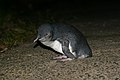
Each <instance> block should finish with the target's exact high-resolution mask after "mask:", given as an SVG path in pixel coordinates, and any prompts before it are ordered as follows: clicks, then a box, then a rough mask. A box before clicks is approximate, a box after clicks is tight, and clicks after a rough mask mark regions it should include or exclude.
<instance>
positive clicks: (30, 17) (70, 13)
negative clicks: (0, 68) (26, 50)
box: [0, 0, 120, 46]
mask: <svg viewBox="0 0 120 80" xmlns="http://www.w3.org/2000/svg"><path fill="white" fill-rule="evenodd" d="M111 19H112V20H113V19H118V20H119V19H120V5H119V2H118V1H113V0H112V1H105V0H104V1H102V0H96V1H91V0H0V44H2V45H7V46H8V45H10V46H11V45H12V46H13V45H17V44H19V43H20V44H21V43H24V42H25V41H28V40H30V39H31V38H32V37H35V35H36V29H37V28H38V26H39V25H40V24H43V23H71V21H72V22H83V21H84V22H87V21H97V20H101V21H104V20H111ZM32 39H33V38H32Z"/></svg>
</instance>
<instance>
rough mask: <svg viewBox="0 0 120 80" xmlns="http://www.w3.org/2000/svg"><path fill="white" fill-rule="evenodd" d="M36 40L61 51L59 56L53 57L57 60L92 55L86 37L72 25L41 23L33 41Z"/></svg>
mask: <svg viewBox="0 0 120 80" xmlns="http://www.w3.org/2000/svg"><path fill="white" fill-rule="evenodd" d="M38 41H40V43H42V44H43V45H45V46H48V47H50V48H52V49H53V50H55V51H57V52H59V53H61V54H62V55H61V56H58V57H55V58H53V59H55V60H58V61H68V60H73V59H79V58H88V57H92V50H91V48H90V46H89V44H88V42H87V40H86V38H85V37H84V35H83V34H82V33H81V32H80V31H79V30H78V29H76V28H75V27H74V26H73V25H65V24H42V25H41V26H40V27H39V28H38V34H37V38H36V39H35V40H34V42H38Z"/></svg>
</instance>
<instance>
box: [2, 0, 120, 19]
mask: <svg viewBox="0 0 120 80" xmlns="http://www.w3.org/2000/svg"><path fill="white" fill-rule="evenodd" d="M0 10H2V11H5V12H6V13H7V12H8V11H11V12H12V11H15V12H17V13H20V12H22V13H26V14H27V15H29V14H31V13H36V12H37V11H39V12H47V11H49V12H50V13H51V14H52V12H57V13H64V11H69V12H70V13H71V12H73V13H71V14H74V12H75V11H77V12H75V15H81V16H83V15H84V16H91V15H98V16H103V15H104V16H113V17H114V16H117V17H119V14H120V5H119V2H118V1H101V0H97V1H91V0H1V2H0ZM2 11H1V12H2ZM76 13H77V14H76ZM47 14H49V13H47ZM65 15H67V14H65Z"/></svg>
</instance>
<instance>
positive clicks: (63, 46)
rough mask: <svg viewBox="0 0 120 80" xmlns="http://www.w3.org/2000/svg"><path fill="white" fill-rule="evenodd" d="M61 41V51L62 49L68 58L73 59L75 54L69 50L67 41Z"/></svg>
mask: <svg viewBox="0 0 120 80" xmlns="http://www.w3.org/2000/svg"><path fill="white" fill-rule="evenodd" d="M61 43H62V51H63V53H64V54H65V55H66V56H67V57H68V58H71V59H75V56H74V55H73V54H72V53H71V52H70V50H69V41H68V40H62V41H61Z"/></svg>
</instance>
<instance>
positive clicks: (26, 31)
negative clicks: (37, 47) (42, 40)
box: [0, 13, 36, 47]
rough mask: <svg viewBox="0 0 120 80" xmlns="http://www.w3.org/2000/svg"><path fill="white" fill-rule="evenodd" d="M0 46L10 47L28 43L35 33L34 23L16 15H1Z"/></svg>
mask: <svg viewBox="0 0 120 80" xmlns="http://www.w3.org/2000/svg"><path fill="white" fill-rule="evenodd" d="M1 16H2V17H1V19H0V46H2V45H4V46H5V47H12V46H16V45H19V44H22V43H24V42H26V41H29V40H30V38H31V37H33V36H34V34H35V33H36V23H33V22H31V21H30V20H27V19H26V20H24V19H22V18H20V17H19V16H17V15H13V14H10V13H8V14H6V15H1Z"/></svg>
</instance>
